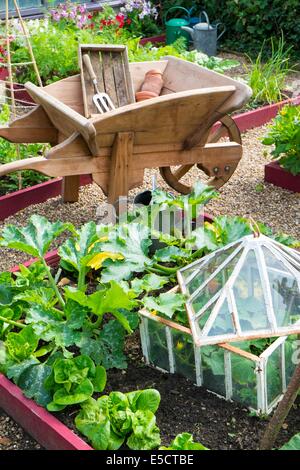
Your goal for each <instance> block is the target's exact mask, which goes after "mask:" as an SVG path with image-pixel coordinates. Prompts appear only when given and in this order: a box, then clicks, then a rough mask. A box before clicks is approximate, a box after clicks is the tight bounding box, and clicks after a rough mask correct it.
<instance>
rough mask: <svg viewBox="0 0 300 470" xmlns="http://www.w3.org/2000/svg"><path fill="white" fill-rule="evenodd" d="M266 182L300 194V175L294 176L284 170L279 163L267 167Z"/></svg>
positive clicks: (272, 163)
mask: <svg viewBox="0 0 300 470" xmlns="http://www.w3.org/2000/svg"><path fill="white" fill-rule="evenodd" d="M265 181H266V182H267V183H272V184H274V185H275V186H279V187H280V188H284V189H287V190H288V191H293V192H294V193H300V175H297V176H295V175H292V173H290V172H289V171H287V170H285V169H284V168H282V167H281V166H280V165H279V163H278V162H271V163H268V164H267V165H265Z"/></svg>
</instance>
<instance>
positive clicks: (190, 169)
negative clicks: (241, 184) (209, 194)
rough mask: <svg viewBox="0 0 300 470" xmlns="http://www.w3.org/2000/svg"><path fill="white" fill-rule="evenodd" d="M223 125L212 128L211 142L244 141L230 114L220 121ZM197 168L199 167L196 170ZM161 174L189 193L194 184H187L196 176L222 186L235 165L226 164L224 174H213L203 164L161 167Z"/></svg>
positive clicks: (210, 183)
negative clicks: (225, 140)
mask: <svg viewBox="0 0 300 470" xmlns="http://www.w3.org/2000/svg"><path fill="white" fill-rule="evenodd" d="M219 122H220V123H221V125H219V127H217V128H215V127H214V126H213V127H212V128H211V131H210V133H209V135H208V138H207V142H206V143H209V144H212V143H216V142H219V140H220V139H222V138H223V139H224V138H225V139H227V140H229V141H230V142H237V143H238V144H241V143H242V140H241V135H240V131H239V128H238V127H237V125H236V124H235V122H234V120H233V119H232V118H231V117H230V116H224V117H223V118H222V119H220V121H219ZM195 168H197V169H198V171H197V172H195ZM159 171H160V174H161V176H162V177H163V179H164V180H165V182H166V183H167V184H168V185H169V186H170V187H171V188H173V189H175V190H176V191H178V192H179V193H181V194H189V193H190V192H191V190H192V186H193V184H187V183H188V182H190V180H191V178H193V176H194V175H195V176H194V180H195V181H197V180H201V181H203V182H204V183H206V184H207V185H209V186H214V187H215V188H220V187H221V186H223V184H225V183H226V182H227V181H228V180H229V179H230V177H231V176H232V174H233V173H234V171H235V167H234V168H233V167H231V166H226V167H225V171H224V172H222V176H218V175H215V176H211V174H210V172H209V171H208V170H207V169H206V168H205V167H203V166H202V165H201V164H196V165H195V164H192V165H181V166H172V167H160V169H159Z"/></svg>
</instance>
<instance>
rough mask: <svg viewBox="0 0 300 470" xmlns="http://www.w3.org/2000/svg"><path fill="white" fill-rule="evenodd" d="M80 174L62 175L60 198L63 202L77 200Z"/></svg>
mask: <svg viewBox="0 0 300 470" xmlns="http://www.w3.org/2000/svg"><path fill="white" fill-rule="evenodd" d="M79 187H80V176H79V175H73V176H64V178H63V184H62V198H63V201H64V202H77V201H78V199H79Z"/></svg>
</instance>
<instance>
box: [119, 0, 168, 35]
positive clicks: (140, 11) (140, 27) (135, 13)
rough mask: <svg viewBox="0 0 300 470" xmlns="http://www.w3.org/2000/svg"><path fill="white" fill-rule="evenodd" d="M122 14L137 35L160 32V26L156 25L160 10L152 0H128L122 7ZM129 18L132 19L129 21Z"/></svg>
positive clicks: (127, 25) (128, 27)
mask: <svg viewBox="0 0 300 470" xmlns="http://www.w3.org/2000/svg"><path fill="white" fill-rule="evenodd" d="M121 15H122V16H123V20H124V24H126V27H127V29H129V30H130V32H131V33H133V34H134V35H135V36H142V35H146V34H156V33H158V32H159V28H158V27H157V25H156V19H157V17H158V11H157V9H156V7H155V6H154V5H153V4H152V3H151V2H150V1H147V0H126V2H125V5H124V6H123V7H121V8H120V13H119V15H118V16H121ZM128 20H130V21H129V22H128Z"/></svg>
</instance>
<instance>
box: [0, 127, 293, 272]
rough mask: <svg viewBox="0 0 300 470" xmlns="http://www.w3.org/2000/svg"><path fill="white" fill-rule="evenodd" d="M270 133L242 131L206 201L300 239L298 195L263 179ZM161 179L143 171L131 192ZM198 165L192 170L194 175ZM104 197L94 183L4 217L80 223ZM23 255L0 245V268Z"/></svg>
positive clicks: (18, 220)
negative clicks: (238, 150)
mask: <svg viewBox="0 0 300 470" xmlns="http://www.w3.org/2000/svg"><path fill="white" fill-rule="evenodd" d="M265 133H266V126H264V127H261V128H258V129H253V130H251V131H249V132H247V133H246V134H244V135H243V145H244V155H243V158H242V160H241V162H240V164H239V167H238V169H237V170H236V171H235V173H234V175H233V176H232V178H231V179H230V181H229V182H228V183H227V184H226V185H225V186H224V187H223V188H221V190H220V197H219V198H218V199H217V200H214V201H212V202H211V203H209V204H208V206H207V210H208V212H210V213H211V214H213V215H220V214H228V215H240V216H246V217H248V216H252V217H253V218H254V219H256V220H259V221H261V222H264V223H266V224H268V225H270V226H271V227H272V228H273V229H275V230H276V231H284V232H286V233H289V234H291V235H294V236H295V237H298V238H300V197H299V196H300V195H299V194H298V193H297V194H295V193H291V192H289V191H285V190H283V189H281V188H277V187H276V186H273V185H271V184H268V183H264V165H265V163H266V162H267V161H270V156H269V155H268V154H267V152H266V147H265V146H263V145H262V144H261V142H260V138H261V137H262V136H263V135H264V134H265ZM153 174H155V175H156V176H157V184H158V186H160V187H161V188H164V189H167V190H168V189H169V188H168V186H167V185H166V184H165V182H164V181H163V180H162V179H161V177H160V175H159V172H158V170H147V171H146V172H145V178H144V185H143V187H141V188H136V189H135V190H134V191H131V192H130V194H131V195H134V194H136V193H138V192H139V191H141V190H143V189H145V188H151V181H152V176H153ZM198 174H199V173H198V170H196V169H195V170H193V176H194V179H196V177H197V175H198ZM104 201H105V197H104V195H103V193H102V191H101V190H100V188H99V187H98V186H97V185H95V184H93V185H88V186H86V187H84V188H82V189H81V190H80V200H79V202H78V203H74V204H63V203H62V201H61V198H60V197H56V198H53V199H49V200H48V201H47V202H45V203H42V204H37V205H34V206H31V207H28V208H26V209H24V210H23V211H20V212H19V213H18V214H15V215H14V216H11V217H9V218H8V219H6V220H5V221H3V222H0V228H1V227H2V226H3V225H4V224H5V223H14V224H20V225H24V224H26V223H27V221H28V218H29V217H30V215H32V214H40V215H44V216H46V217H47V218H48V219H49V220H52V221H55V220H62V221H68V222H72V223H74V224H75V225H76V226H80V225H81V224H83V223H84V222H87V221H88V220H92V219H93V220H96V219H97V216H96V213H97V208H98V206H99V205H100V204H101V203H103V202H104ZM24 259H25V258H24V255H23V254H20V253H16V252H14V251H10V250H3V249H1V250H0V269H1V270H5V269H8V268H9V267H11V266H13V265H15V264H17V263H19V262H21V261H23V260H24Z"/></svg>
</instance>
